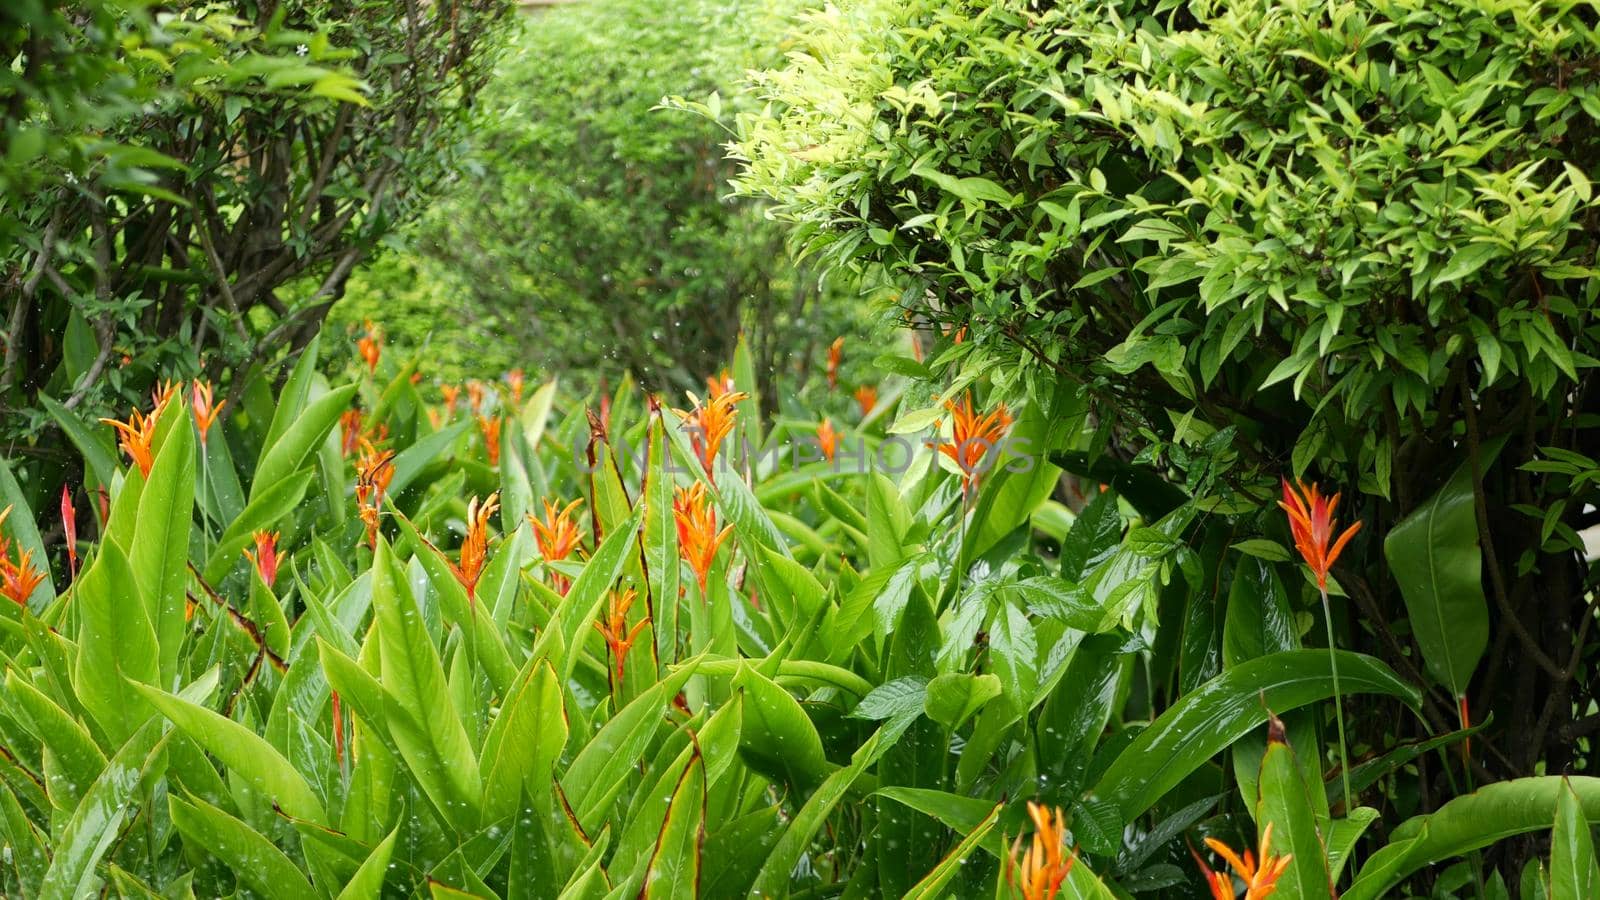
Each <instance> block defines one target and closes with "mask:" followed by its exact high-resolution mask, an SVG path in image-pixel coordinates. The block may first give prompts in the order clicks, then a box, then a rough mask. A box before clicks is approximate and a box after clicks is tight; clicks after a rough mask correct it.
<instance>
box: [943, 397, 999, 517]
mask: <svg viewBox="0 0 1600 900" xmlns="http://www.w3.org/2000/svg"><path fill="white" fill-rule="evenodd" d="M944 408H945V409H948V410H950V413H951V415H953V416H955V421H954V423H952V425H951V430H950V438H951V442H950V443H948V444H940V445H939V452H940V453H943V454H944V455H945V456H948V457H950V459H951V460H953V461H954V462H955V464H956V466H957V467H958V468H960V469H961V471H962V473H963V476H962V481H961V489H962V491H963V492H970V491H971V490H972V488H973V486H974V485H975V484H976V483H977V480H978V475H979V474H980V472H981V471H982V464H983V460H984V457H985V456H988V455H989V453H990V451H992V450H994V449H995V448H996V447H997V446H998V445H999V443H1000V439H1001V438H1003V437H1005V433H1006V429H1007V428H1010V427H1011V414H1010V413H1008V412H1006V405H1005V404H1004V403H1002V404H1000V405H999V406H998V407H997V408H996V409H995V410H994V411H993V412H990V413H987V414H985V415H982V416H979V415H977V414H976V413H974V412H973V411H972V394H971V393H970V392H968V393H967V395H966V396H965V397H963V398H962V399H961V403H960V405H957V404H956V403H954V402H952V401H950V400H946V401H945V402H944Z"/></svg>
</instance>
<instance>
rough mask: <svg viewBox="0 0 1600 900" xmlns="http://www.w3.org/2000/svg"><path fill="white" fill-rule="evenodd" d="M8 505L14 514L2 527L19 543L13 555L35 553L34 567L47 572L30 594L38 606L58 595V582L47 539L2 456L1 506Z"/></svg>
mask: <svg viewBox="0 0 1600 900" xmlns="http://www.w3.org/2000/svg"><path fill="white" fill-rule="evenodd" d="M7 507H10V508H11V514H10V515H8V516H6V520H5V525H4V526H0V531H3V532H4V533H5V534H8V535H10V537H11V540H12V541H13V543H14V545H15V546H14V547H13V548H12V550H11V553H12V555H13V557H19V556H21V555H22V554H23V553H24V552H26V553H31V554H32V564H33V567H34V568H35V569H37V570H38V571H40V572H42V573H43V574H44V580H43V581H40V582H39V586H38V587H36V588H34V589H33V593H32V594H30V595H29V596H28V598H27V599H28V605H29V607H31V608H32V609H35V610H38V609H41V608H43V606H44V604H46V603H49V602H50V601H51V600H52V599H54V598H55V596H56V588H55V583H54V582H53V581H52V580H51V577H50V557H49V556H46V555H45V552H44V541H43V540H41V539H40V537H39V528H38V526H37V524H35V522H34V518H33V510H31V509H29V508H28V501H27V499H26V498H25V497H23V495H22V488H21V486H20V485H18V484H17V480H16V479H15V478H13V477H12V476H11V467H10V466H9V465H7V464H6V460H5V457H3V456H0V510H4V509H5V508H7Z"/></svg>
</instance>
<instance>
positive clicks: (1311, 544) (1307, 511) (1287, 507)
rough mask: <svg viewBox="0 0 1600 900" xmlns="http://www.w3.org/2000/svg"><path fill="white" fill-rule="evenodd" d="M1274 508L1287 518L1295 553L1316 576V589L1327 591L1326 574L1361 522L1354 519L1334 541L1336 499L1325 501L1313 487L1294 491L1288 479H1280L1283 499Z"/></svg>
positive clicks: (1303, 485) (1337, 499)
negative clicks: (1330, 544) (1298, 552)
mask: <svg viewBox="0 0 1600 900" xmlns="http://www.w3.org/2000/svg"><path fill="white" fill-rule="evenodd" d="M1278 505H1279V506H1281V507H1283V511H1284V512H1285V513H1288V515H1289V531H1290V532H1291V533H1292V534H1293V535H1294V546H1295V549H1297V550H1299V551H1300V557H1301V558H1302V559H1304V560H1305V561H1306V565H1308V566H1310V567H1311V572H1312V574H1314V575H1316V576H1317V587H1319V588H1321V589H1322V590H1327V589H1328V572H1329V571H1330V570H1332V569H1333V564H1334V563H1335V562H1337V561H1338V560H1339V554H1340V553H1342V552H1344V545H1345V544H1348V543H1350V539H1351V538H1353V537H1355V535H1356V532H1358V531H1360V530H1361V521H1360V520H1359V519H1357V520H1356V523H1355V524H1354V525H1351V526H1350V527H1349V528H1346V529H1345V531H1344V534H1341V535H1339V538H1338V540H1334V538H1333V532H1334V529H1335V528H1337V527H1338V524H1339V522H1338V520H1337V519H1335V518H1334V517H1333V512H1334V510H1335V509H1338V507H1339V495H1338V494H1334V495H1333V496H1332V497H1325V496H1323V494H1322V492H1321V491H1319V490H1317V486H1316V484H1315V483H1313V484H1312V485H1311V486H1310V487H1307V486H1306V485H1305V483H1304V482H1301V483H1300V484H1299V486H1298V490H1297V489H1296V487H1293V486H1291V485H1290V484H1289V479H1287V478H1285V479H1283V499H1282V500H1280V501H1278ZM1330 541H1332V546H1331V547H1330V546H1329V542H1330Z"/></svg>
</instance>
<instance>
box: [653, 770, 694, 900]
mask: <svg viewBox="0 0 1600 900" xmlns="http://www.w3.org/2000/svg"><path fill="white" fill-rule="evenodd" d="M705 816H706V765H705V760H704V759H703V758H702V757H701V756H700V754H699V753H698V752H696V753H694V755H693V756H692V757H691V758H690V760H689V765H688V767H687V768H686V769H684V772H683V777H682V778H680V779H679V780H678V787H677V790H675V791H673V792H672V802H671V804H670V805H668V807H667V818H666V821H665V822H663V823H662V825H661V836H660V838H658V839H657V840H656V850H655V854H654V855H653V856H651V857H650V868H649V870H648V871H646V873H645V876H644V887H643V888H641V889H640V891H639V896H640V897H642V898H657V897H659V898H670V900H694V898H695V897H697V896H699V893H700V846H701V844H702V843H704V841H705Z"/></svg>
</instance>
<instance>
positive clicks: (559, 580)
mask: <svg viewBox="0 0 1600 900" xmlns="http://www.w3.org/2000/svg"><path fill="white" fill-rule="evenodd" d="M543 502H544V521H542V522H541V521H540V520H539V519H537V518H535V517H534V515H533V513H528V514H527V515H528V524H529V525H532V526H533V540H534V543H536V544H538V546H539V553H540V555H541V556H543V557H544V560H545V562H547V563H551V562H559V561H561V560H563V559H566V558H567V557H569V556H571V555H572V554H573V552H574V551H576V550H580V549H581V548H580V546H579V543H578V542H579V539H580V537H581V534H580V532H579V531H578V523H577V522H574V521H573V519H572V514H573V513H574V512H575V511H576V510H577V509H578V507H579V506H580V505H582V504H583V500H582V498H579V499H577V500H574V501H572V502H571V503H568V504H567V505H566V507H565V508H562V507H559V506H558V504H554V503H551V502H550V501H549V499H546V500H544V501H543ZM550 586H551V587H552V588H554V589H555V590H556V592H557V593H559V594H561V595H562V596H563V597H564V596H566V594H567V589H568V588H569V587H571V586H572V585H571V582H570V581H569V580H568V579H567V576H565V575H562V574H561V573H559V572H554V571H552V572H551V573H550Z"/></svg>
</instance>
